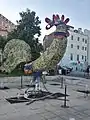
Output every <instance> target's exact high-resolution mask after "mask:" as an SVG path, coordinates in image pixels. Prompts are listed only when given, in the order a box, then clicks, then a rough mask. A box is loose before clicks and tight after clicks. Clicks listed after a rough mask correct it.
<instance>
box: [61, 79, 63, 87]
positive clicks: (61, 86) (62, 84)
mask: <svg viewBox="0 0 90 120" xmlns="http://www.w3.org/2000/svg"><path fill="white" fill-rule="evenodd" d="M61 88H63V77H61Z"/></svg>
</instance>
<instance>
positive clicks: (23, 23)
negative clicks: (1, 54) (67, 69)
mask: <svg viewBox="0 0 90 120" xmlns="http://www.w3.org/2000/svg"><path fill="white" fill-rule="evenodd" d="M19 14H20V17H21V19H20V20H18V21H17V28H16V29H15V30H14V31H12V32H10V33H9V34H8V40H10V39H13V38H14V39H15V38H16V39H17V38H18V39H21V40H24V41H25V42H26V43H28V44H29V45H30V47H31V54H32V60H35V59H37V57H39V56H40V51H41V50H42V49H43V47H42V44H41V43H39V40H38V37H39V36H40V35H41V32H40V30H41V28H40V24H41V21H40V20H39V17H38V16H36V13H35V12H34V11H30V10H29V9H27V10H26V12H20V13H19ZM35 36H37V37H35Z"/></svg>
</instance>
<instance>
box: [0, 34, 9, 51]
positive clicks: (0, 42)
mask: <svg viewBox="0 0 90 120" xmlns="http://www.w3.org/2000/svg"><path fill="white" fill-rule="evenodd" d="M6 43H7V39H6V38H5V37H2V36H0V49H2V50H3V49H4V47H5V45H6Z"/></svg>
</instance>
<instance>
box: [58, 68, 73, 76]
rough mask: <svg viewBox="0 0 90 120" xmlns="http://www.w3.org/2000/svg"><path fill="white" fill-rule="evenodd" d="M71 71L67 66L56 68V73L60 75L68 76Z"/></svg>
mask: <svg viewBox="0 0 90 120" xmlns="http://www.w3.org/2000/svg"><path fill="white" fill-rule="evenodd" d="M71 71H72V68H69V67H67V66H59V67H58V73H59V74H62V75H66V74H69V73H70V72H71Z"/></svg>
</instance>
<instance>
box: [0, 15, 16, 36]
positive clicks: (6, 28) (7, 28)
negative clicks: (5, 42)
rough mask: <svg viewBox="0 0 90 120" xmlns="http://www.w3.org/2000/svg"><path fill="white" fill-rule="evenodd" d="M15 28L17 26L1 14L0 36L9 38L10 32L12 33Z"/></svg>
mask: <svg viewBox="0 0 90 120" xmlns="http://www.w3.org/2000/svg"><path fill="white" fill-rule="evenodd" d="M15 27H16V26H15V24H13V23H12V22H11V21H10V20H8V19H7V18H6V17H4V16H3V15H2V14H0V36H5V37H7V35H8V32H11V31H12V30H13V29H15Z"/></svg>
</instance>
